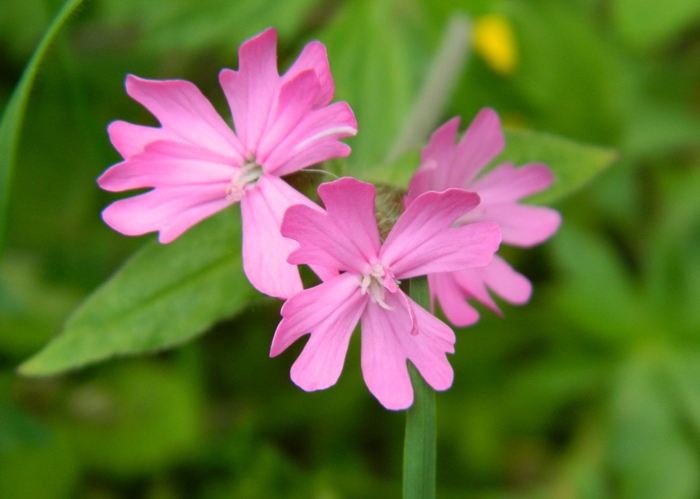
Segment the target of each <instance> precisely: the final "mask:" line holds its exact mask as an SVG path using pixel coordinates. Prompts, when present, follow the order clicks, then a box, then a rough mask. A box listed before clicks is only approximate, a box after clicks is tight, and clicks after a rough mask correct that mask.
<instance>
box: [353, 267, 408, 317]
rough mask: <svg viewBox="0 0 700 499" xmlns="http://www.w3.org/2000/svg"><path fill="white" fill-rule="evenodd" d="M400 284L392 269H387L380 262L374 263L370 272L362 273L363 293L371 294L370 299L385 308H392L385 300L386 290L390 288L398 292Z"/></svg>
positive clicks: (361, 286) (393, 291) (392, 291)
mask: <svg viewBox="0 0 700 499" xmlns="http://www.w3.org/2000/svg"><path fill="white" fill-rule="evenodd" d="M398 284H399V282H398V281H397V280H396V279H394V274H392V273H391V270H389V269H385V268H384V266H383V265H382V264H379V263H378V264H376V265H374V266H373V267H372V270H371V271H370V272H369V273H368V274H362V276H361V277H360V288H362V294H363V295H364V294H369V297H370V299H371V300H372V301H373V302H374V303H377V304H378V305H379V306H380V307H382V308H383V309H385V310H391V307H390V306H389V305H387V304H386V302H385V301H384V297H385V296H386V294H385V293H386V290H387V289H388V290H389V292H390V293H396V291H397V290H398V289H399V286H398Z"/></svg>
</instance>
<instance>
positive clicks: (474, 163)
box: [412, 108, 505, 193]
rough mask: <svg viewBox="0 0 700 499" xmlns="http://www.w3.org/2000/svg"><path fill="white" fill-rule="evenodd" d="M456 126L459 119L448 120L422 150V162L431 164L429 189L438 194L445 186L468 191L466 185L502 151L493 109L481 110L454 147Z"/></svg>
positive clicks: (501, 138) (498, 123)
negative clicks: (432, 169)
mask: <svg viewBox="0 0 700 499" xmlns="http://www.w3.org/2000/svg"><path fill="white" fill-rule="evenodd" d="M458 127H459V119H457V118H453V119H452V120H450V121H448V122H447V123H445V124H444V125H443V126H442V127H440V128H438V129H437V130H436V131H435V133H434V134H433V136H432V137H431V138H430V143H429V144H428V146H427V147H425V148H424V149H423V152H422V154H421V158H422V162H423V163H424V164H430V163H434V164H435V169H434V171H433V174H432V176H431V177H432V178H431V179H430V185H429V188H430V189H429V190H437V191H442V190H444V189H447V188H449V187H460V188H463V189H468V190H472V189H471V187H470V186H469V183H470V182H471V181H472V180H473V179H474V178H475V177H476V176H477V174H478V173H479V172H480V171H481V170H482V169H483V168H484V167H485V166H486V165H487V164H489V162H490V161H491V160H493V159H494V158H495V157H496V156H498V155H499V154H500V152H501V151H502V150H503V146H504V144H505V139H504V138H503V133H502V132H501V123H500V120H499V119H498V114H496V112H495V111H494V110H493V109H489V108H485V109H482V110H481V111H480V112H479V114H478V115H477V116H476V118H474V121H472V123H471V125H469V128H468V129H467V131H466V132H465V133H464V136H463V137H462V140H460V141H459V144H455V141H456V139H457V129H458ZM412 187H413V188H414V189H418V188H419V187H421V188H424V187H425V186H419V185H418V184H416V185H412ZM417 192H418V193H420V192H421V191H417Z"/></svg>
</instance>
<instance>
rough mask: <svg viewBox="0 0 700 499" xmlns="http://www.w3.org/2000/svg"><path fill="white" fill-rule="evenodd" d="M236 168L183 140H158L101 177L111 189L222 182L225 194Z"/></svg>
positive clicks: (221, 157) (224, 159)
mask: <svg viewBox="0 0 700 499" xmlns="http://www.w3.org/2000/svg"><path fill="white" fill-rule="evenodd" d="M235 170H236V167H234V166H232V165H231V164H229V162H228V159H227V158H225V157H223V156H219V155H217V154H215V153H212V152H210V151H207V150H206V149H201V148H199V147H195V146H192V145H190V144H184V143H181V142H165V141H156V142H152V143H150V144H148V145H147V146H146V148H145V150H143V151H142V152H140V153H137V154H134V155H132V156H130V157H129V158H127V159H126V160H125V161H123V162H121V163H117V164H116V165H114V166H112V167H111V168H109V169H108V170H107V171H106V172H104V173H103V174H102V175H101V176H100V177H99V178H98V179H97V183H98V184H99V186H100V187H101V188H103V189H105V190H107V191H113V192H115V191H125V190H129V189H141V188H144V187H162V186H175V185H182V186H184V185H196V184H212V183H219V184H221V196H222V197H225V190H226V187H227V185H228V184H229V182H230V181H231V178H232V176H233V174H234V173H235Z"/></svg>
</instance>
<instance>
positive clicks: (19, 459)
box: [0, 429, 80, 499]
mask: <svg viewBox="0 0 700 499" xmlns="http://www.w3.org/2000/svg"><path fill="white" fill-rule="evenodd" d="M79 466H80V465H79V462H78V459H77V457H76V455H75V452H74V450H73V441H72V439H71V436H70V435H69V434H68V433H67V432H66V431H63V430H59V429H56V431H54V432H52V434H51V435H50V436H49V438H48V439H42V440H41V441H38V442H35V443H25V445H22V446H19V447H17V448H15V449H13V450H12V451H11V452H7V453H3V454H0V497H2V498H3V499H26V498H28V497H31V498H32V499H65V498H66V497H74V495H75V493H76V489H77V486H78V479H79V477H80V468H79Z"/></svg>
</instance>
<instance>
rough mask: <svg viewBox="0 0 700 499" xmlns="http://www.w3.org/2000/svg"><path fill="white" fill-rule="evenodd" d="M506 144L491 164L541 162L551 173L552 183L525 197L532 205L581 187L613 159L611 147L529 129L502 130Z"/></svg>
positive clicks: (615, 153) (559, 197)
mask: <svg viewBox="0 0 700 499" xmlns="http://www.w3.org/2000/svg"><path fill="white" fill-rule="evenodd" d="M505 136H506V147H505V150H504V151H503V153H502V154H501V155H500V156H499V157H498V158H496V160H495V161H494V163H493V164H499V163H503V162H505V161H512V162H513V163H514V164H515V165H523V164H525V163H544V164H546V165H547V166H549V167H550V168H551V169H552V171H553V172H554V184H552V186H551V187H550V188H549V189H547V190H546V191H544V192H542V193H540V194H536V195H534V196H532V197H530V198H528V202H532V203H535V204H550V203H552V202H554V201H557V200H559V199H561V198H563V197H566V196H568V195H570V194H572V193H574V192H575V191H576V190H578V189H581V188H582V187H584V186H585V185H586V184H587V183H588V182H590V181H591V180H592V179H593V178H594V177H595V176H596V175H598V174H599V173H600V172H602V171H603V170H604V169H605V168H607V167H608V166H610V164H611V163H612V162H613V161H614V160H615V159H616V158H617V152H615V151H614V150H613V149H607V148H604V147H598V146H592V145H589V144H582V143H580V142H576V141H573V140H569V139H565V138H562V137H557V136H556V135H551V134H548V133H544V132H535V131H532V130H520V129H518V130H516V129H508V128H506V129H505Z"/></svg>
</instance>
